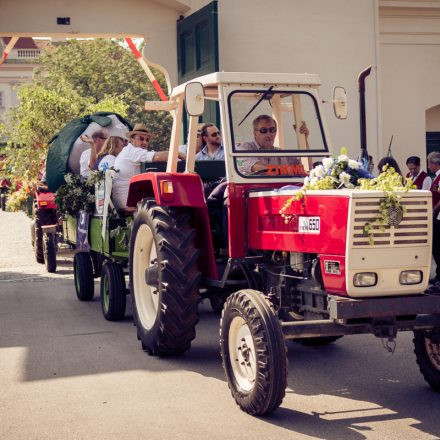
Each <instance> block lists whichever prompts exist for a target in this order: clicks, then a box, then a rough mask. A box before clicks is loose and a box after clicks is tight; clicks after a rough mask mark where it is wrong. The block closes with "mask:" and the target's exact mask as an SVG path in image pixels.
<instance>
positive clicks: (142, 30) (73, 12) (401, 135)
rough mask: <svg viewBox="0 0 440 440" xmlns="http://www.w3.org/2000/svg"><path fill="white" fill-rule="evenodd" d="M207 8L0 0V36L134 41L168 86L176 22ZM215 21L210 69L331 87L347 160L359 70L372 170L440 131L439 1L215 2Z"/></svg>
mask: <svg viewBox="0 0 440 440" xmlns="http://www.w3.org/2000/svg"><path fill="white" fill-rule="evenodd" d="M210 3H211V2H209V1H205V0H182V1H175V0H124V1H122V0H108V1H106V2H105V3H104V2H102V1H97V0H91V1H88V2H84V1H78V2H69V3H67V2H59V1H56V0H42V2H38V3H35V4H34V3H32V2H31V3H29V2H26V1H24V0H2V1H1V3H0V4H1V10H2V13H1V14H0V36H11V35H28V36H48V35H54V36H55V35H56V36H70V37H76V36H102V37H110V36H119V37H122V36H131V37H143V38H145V39H146V41H147V46H146V49H145V51H144V56H145V57H147V58H148V59H149V60H151V61H153V62H155V63H158V64H160V65H162V66H164V67H165V68H166V70H167V71H168V72H169V75H170V82H171V84H172V85H176V84H177V83H178V82H179V78H181V55H182V53H181V51H182V47H181V45H180V46H179V42H178V41H180V40H179V38H180V37H181V35H180V34H179V33H178V30H177V29H178V22H179V23H185V20H186V21H189V20H190V19H191V17H194V16H195V13H196V12H197V11H199V10H200V9H201V8H203V7H206V6H207V5H209V4H210ZM43 5H44V7H43ZM47 11H50V12H49V13H48V12H47ZM215 13H216V22H217V29H218V32H216V41H217V47H216V50H217V51H218V60H217V67H218V69H219V70H224V71H257V72H296V73H303V72H308V73H318V74H319V75H320V77H321V81H322V91H321V97H322V98H323V99H330V98H331V95H332V90H333V87H334V86H336V85H341V86H344V87H345V88H346V89H347V93H348V99H349V118H348V119H347V120H346V121H339V120H337V119H336V118H334V116H333V109H332V106H331V105H330V104H327V105H326V106H325V107H324V109H325V116H326V119H327V121H328V124H329V127H330V131H331V133H332V144H333V148H334V152H335V153H337V152H338V151H339V149H340V148H341V147H347V148H348V151H349V153H350V155H352V156H356V155H357V154H358V152H359V144H360V137H359V108H358V85H357V76H358V74H359V72H360V71H361V70H362V69H364V68H365V67H367V66H368V65H372V66H373V69H372V73H371V75H370V76H369V77H368V78H367V82H366V86H367V92H366V101H367V141H368V149H369V152H370V154H372V155H373V156H374V158H375V160H376V163H377V160H378V159H379V158H380V157H381V156H382V155H383V154H385V153H386V151H387V148H388V142H389V139H390V137H391V135H394V141H393V148H392V151H393V154H394V156H395V157H396V159H397V160H398V161H399V164H400V165H401V167H402V168H405V166H404V162H405V159H406V157H407V156H409V155H419V156H421V157H422V158H424V156H425V154H426V136H427V135H426V133H427V132H429V133H437V132H439V133H440V75H439V72H440V0H431V1H422V0H400V1H399V0H331V1H328V0H307V1H305V0H276V1H274V2H271V3H268V2H266V1H262V0H252V1H251V0H240V1H235V0H219V1H218V3H217V5H216V12H215ZM59 19H68V23H69V24H66V20H65V21H64V24H60V21H59ZM61 23H63V21H61ZM202 37H203V33H202ZM3 68H4V66H2V67H0V72H1V70H2V69H3Z"/></svg>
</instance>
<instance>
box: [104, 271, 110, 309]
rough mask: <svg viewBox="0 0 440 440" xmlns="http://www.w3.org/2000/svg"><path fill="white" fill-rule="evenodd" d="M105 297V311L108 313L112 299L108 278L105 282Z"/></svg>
mask: <svg viewBox="0 0 440 440" xmlns="http://www.w3.org/2000/svg"><path fill="white" fill-rule="evenodd" d="M103 283H104V285H103V292H102V293H103V295H104V298H103V300H104V310H105V311H106V312H107V311H108V306H109V302H110V297H109V281H108V276H105V277H104V280H103Z"/></svg>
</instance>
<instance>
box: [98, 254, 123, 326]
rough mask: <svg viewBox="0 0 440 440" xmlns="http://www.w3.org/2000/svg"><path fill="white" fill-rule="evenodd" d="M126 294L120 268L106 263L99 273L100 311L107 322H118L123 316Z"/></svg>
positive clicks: (111, 262) (116, 264)
mask: <svg viewBox="0 0 440 440" xmlns="http://www.w3.org/2000/svg"><path fill="white" fill-rule="evenodd" d="M126 300H127V294H126V291H125V279H124V272H123V270H122V266H121V265H120V264H118V263H114V262H113V261H107V262H106V263H105V264H104V265H103V266H102V271H101V310H102V314H103V315H104V318H105V319H107V321H118V320H120V319H122V318H123V317H124V316H125V306H126Z"/></svg>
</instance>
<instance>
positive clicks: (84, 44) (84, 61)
mask: <svg viewBox="0 0 440 440" xmlns="http://www.w3.org/2000/svg"><path fill="white" fill-rule="evenodd" d="M41 62H42V64H43V66H42V69H41V70H40V71H39V72H38V73H37V76H38V78H39V80H40V81H42V82H43V83H44V84H45V85H46V86H48V87H50V88H56V87H57V84H58V82H59V81H60V79H62V78H63V79H65V80H66V81H68V83H69V84H70V85H71V86H72V88H73V89H74V90H76V91H77V93H78V94H79V95H81V96H87V97H91V98H92V99H93V102H100V101H103V100H104V99H105V98H106V97H108V96H113V97H117V98H119V99H121V100H122V101H123V102H124V103H125V104H126V105H127V111H126V114H123V116H126V117H127V119H128V120H129V121H131V122H132V123H133V124H134V123H136V122H143V123H145V124H146V125H147V127H148V128H149V129H150V131H151V132H152V133H154V137H153V139H152V140H151V147H152V149H154V150H166V149H168V146H169V136H170V129H171V117H170V115H169V113H168V112H146V111H145V110H144V104H145V101H147V100H158V99H159V97H158V96H157V93H156V91H155V90H154V88H153V86H152V85H151V83H150V81H149V80H148V78H147V76H146V74H145V72H144V71H143V69H142V67H141V66H140V65H139V63H138V61H137V60H136V58H135V57H134V56H133V54H132V53H131V51H130V50H128V49H124V48H123V47H122V46H121V45H120V44H119V43H118V42H117V41H110V40H103V39H98V40H89V41H78V40H70V41H69V42H68V43H67V44H64V43H63V44H60V45H58V46H57V47H56V49H55V50H53V49H52V50H47V51H45V52H44V54H43V55H42V57H41ZM47 67H49V68H47ZM43 69H45V70H46V71H47V73H46V74H44V72H43ZM152 70H153V73H154V75H155V76H156V78H157V80H158V81H159V83H160V84H161V86H162V88H163V89H164V90H166V83H165V80H164V78H163V75H162V74H161V73H160V72H159V71H157V70H155V69H152Z"/></svg>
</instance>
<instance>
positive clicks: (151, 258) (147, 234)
mask: <svg viewBox="0 0 440 440" xmlns="http://www.w3.org/2000/svg"><path fill="white" fill-rule="evenodd" d="M133 254H134V257H133V290H134V297H135V302H136V311H137V314H138V316H139V319H140V321H141V323H142V325H143V326H144V327H145V328H146V329H147V330H149V329H151V327H153V325H154V323H155V321H156V317H157V310H158V308H159V295H160V293H159V288H158V287H157V286H150V285H148V284H147V283H146V281H145V273H146V270H147V269H148V268H149V267H150V266H152V265H153V264H155V263H156V264H157V251H156V245H155V243H154V239H153V233H152V232H151V229H150V228H149V227H148V226H147V225H146V224H142V225H141V226H140V227H139V229H138V231H137V234H136V240H135V244H134V252H133Z"/></svg>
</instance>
